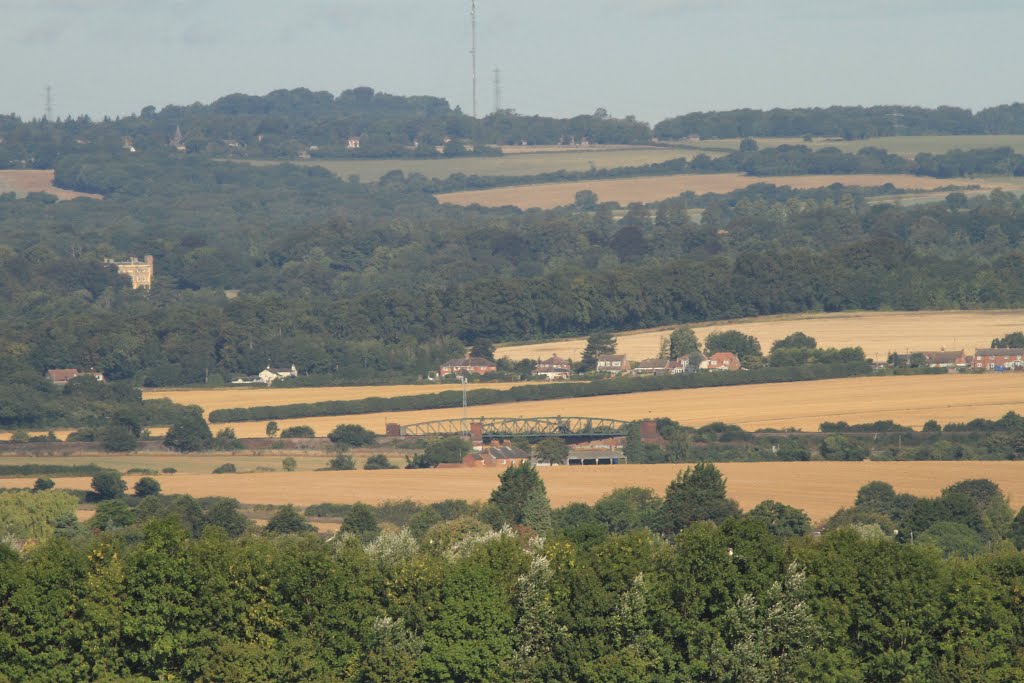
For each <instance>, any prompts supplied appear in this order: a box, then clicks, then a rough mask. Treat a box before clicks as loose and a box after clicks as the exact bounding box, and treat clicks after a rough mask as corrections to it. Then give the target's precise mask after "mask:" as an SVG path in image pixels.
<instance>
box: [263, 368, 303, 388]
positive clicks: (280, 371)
mask: <svg viewBox="0 0 1024 683" xmlns="http://www.w3.org/2000/svg"><path fill="white" fill-rule="evenodd" d="M298 376H299V371H298V370H296V369H295V364H294V363H292V366H291V368H272V367H270V366H269V365H268V366H267V367H266V368H265V369H263V370H261V371H260V374H259V378H260V381H261V382H263V383H264V384H267V385H270V384H273V382H274V380H276V379H285V378H287V377H298Z"/></svg>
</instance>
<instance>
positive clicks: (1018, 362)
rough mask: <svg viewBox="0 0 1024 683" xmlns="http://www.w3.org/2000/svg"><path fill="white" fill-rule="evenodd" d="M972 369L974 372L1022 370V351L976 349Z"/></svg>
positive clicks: (1023, 366)
mask: <svg viewBox="0 0 1024 683" xmlns="http://www.w3.org/2000/svg"><path fill="white" fill-rule="evenodd" d="M972 367H973V368H974V369H975V370H1021V369H1024V349H977V350H975V352H974V364H973V366H972Z"/></svg>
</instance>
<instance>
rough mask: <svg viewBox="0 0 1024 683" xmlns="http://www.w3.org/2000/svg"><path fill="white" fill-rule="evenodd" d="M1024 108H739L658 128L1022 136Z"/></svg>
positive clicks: (708, 132)
mask: <svg viewBox="0 0 1024 683" xmlns="http://www.w3.org/2000/svg"><path fill="white" fill-rule="evenodd" d="M1021 133H1024V105H1022V104H1019V103H1018V104H1004V105H999V106H997V107H989V108H987V109H981V110H979V111H977V112H972V111H971V110H970V109H963V108H960V107H938V108H936V109H927V108H924V107H900V106H877V107H814V108H806V109H771V110H768V111H762V110H757V109H735V110H732V111H712V112H697V113H693V114H684V115H682V116H676V117H674V118H669V119H665V120H664V121H662V122H660V123H658V124H657V125H656V126H654V135H655V136H657V137H659V138H667V139H672V138H685V137H689V136H691V135H695V136H698V137H701V138H745V137H801V136H805V135H812V136H821V137H834V138H842V139H846V140H861V139H863V138H871V137H881V136H889V135H1010V134H1012V135H1019V134H1021Z"/></svg>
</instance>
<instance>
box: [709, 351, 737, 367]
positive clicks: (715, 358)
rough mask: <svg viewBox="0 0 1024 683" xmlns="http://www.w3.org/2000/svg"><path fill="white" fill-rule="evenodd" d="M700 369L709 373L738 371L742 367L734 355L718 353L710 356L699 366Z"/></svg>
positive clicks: (723, 352) (728, 352) (729, 352)
mask: <svg viewBox="0 0 1024 683" xmlns="http://www.w3.org/2000/svg"><path fill="white" fill-rule="evenodd" d="M700 367H701V369H702V370H707V371H709V372H722V371H732V370H739V369H740V367H742V366H741V365H740V359H739V357H738V356H737V355H736V354H735V353H732V352H731V351H719V352H718V353H713V354H711V356H710V357H709V358H708V359H707V360H706V361H704V362H703V363H701V364H700Z"/></svg>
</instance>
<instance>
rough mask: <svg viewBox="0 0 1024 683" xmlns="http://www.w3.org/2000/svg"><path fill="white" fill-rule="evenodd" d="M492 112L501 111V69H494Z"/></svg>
mask: <svg viewBox="0 0 1024 683" xmlns="http://www.w3.org/2000/svg"><path fill="white" fill-rule="evenodd" d="M494 111H495V113H497V112H499V111H501V69H498V68H495V69H494Z"/></svg>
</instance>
